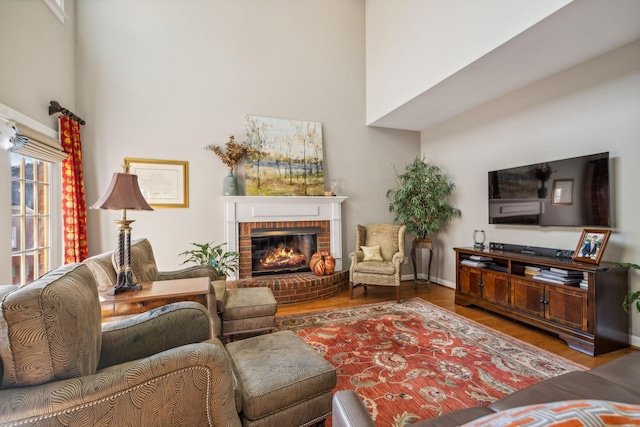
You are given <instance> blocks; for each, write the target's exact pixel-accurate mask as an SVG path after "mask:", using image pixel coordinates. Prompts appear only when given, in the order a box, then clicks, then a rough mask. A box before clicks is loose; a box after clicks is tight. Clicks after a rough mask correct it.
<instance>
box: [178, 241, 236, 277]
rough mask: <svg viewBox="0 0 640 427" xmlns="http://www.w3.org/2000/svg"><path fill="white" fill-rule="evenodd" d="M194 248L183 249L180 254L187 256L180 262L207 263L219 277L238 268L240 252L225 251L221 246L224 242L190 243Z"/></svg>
mask: <svg viewBox="0 0 640 427" xmlns="http://www.w3.org/2000/svg"><path fill="white" fill-rule="evenodd" d="M191 244H192V245H193V246H195V247H196V249H192V250H189V251H184V252H182V253H180V256H185V257H187V259H186V260H184V261H183V262H182V263H183V264H186V263H188V262H193V263H195V264H197V265H209V266H211V267H213V268H214V269H215V270H216V271H217V272H218V276H220V278H223V277H226V276H227V275H228V274H230V273H235V272H237V271H238V268H239V260H240V254H239V253H238V252H233V251H230V252H226V251H225V250H224V249H223V248H222V247H223V246H224V245H226V243H220V244H219V245H214V244H213V242H211V243H191Z"/></svg>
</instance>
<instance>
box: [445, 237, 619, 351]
mask: <svg viewBox="0 0 640 427" xmlns="http://www.w3.org/2000/svg"><path fill="white" fill-rule="evenodd" d="M454 250H455V252H456V297H455V303H456V304H458V305H463V306H467V305H476V306H478V307H482V308H485V309H487V310H490V311H493V312H495V313H499V314H502V315H504V316H507V317H510V318H512V319H515V320H518V321H521V322H524V323H527V324H529V325H532V326H535V327H538V328H541V329H544V330H546V331H549V332H552V333H555V334H557V335H558V337H560V338H561V339H562V340H564V341H565V342H566V343H567V344H568V345H569V347H571V348H573V349H575V350H578V351H581V352H583V353H586V354H589V355H591V356H597V355H598V354H603V353H608V352H610V351H614V350H618V349H621V348H624V347H627V346H628V345H629V315H628V314H627V313H626V312H625V311H624V310H623V308H622V301H623V299H624V296H625V295H626V294H627V292H628V288H629V284H628V269H627V268H623V267H615V268H612V267H613V266H614V265H615V264H613V263H606V262H601V263H600V264H599V265H595V264H587V263H582V262H576V261H573V260H571V259H563V258H554V257H548V256H539V255H530V254H522V253H518V252H507V251H500V250H494V249H484V250H476V249H474V248H454ZM472 256H485V257H491V258H492V259H493V264H492V268H489V266H486V267H482V266H470V265H465V264H464V263H462V262H463V261H464V260H470V261H473V260H472V258H471V257H472ZM466 262H469V261H466ZM526 266H529V267H530V268H529V269H536V268H539V269H549V268H552V267H553V268H556V269H561V270H566V271H570V272H580V273H582V275H583V276H584V278H585V279H586V281H587V285H586V288H581V287H580V286H579V285H563V284H555V283H550V282H545V281H542V280H539V279H534V278H533V277H530V276H528V275H525V267H526Z"/></svg>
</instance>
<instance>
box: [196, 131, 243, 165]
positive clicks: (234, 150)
mask: <svg viewBox="0 0 640 427" xmlns="http://www.w3.org/2000/svg"><path fill="white" fill-rule="evenodd" d="M225 147H226V152H225V151H223V150H222V148H221V147H220V146H218V145H213V144H211V145H207V146H206V147H204V148H205V150H211V151H213V152H214V153H216V155H217V156H218V157H220V160H222V163H224V164H225V165H227V167H228V168H229V169H233V168H234V167H235V165H236V164H237V163H238V162H239V161H240V160H242V159H244V158H245V157H247V154H249V146H248V145H247V144H245V143H243V142H240V143H238V142H235V137H234V136H233V135H230V136H229V141H228V142H227V143H226V144H225Z"/></svg>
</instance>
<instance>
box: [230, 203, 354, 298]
mask: <svg viewBox="0 0 640 427" xmlns="http://www.w3.org/2000/svg"><path fill="white" fill-rule="evenodd" d="M344 200H346V197H340V196H333V197H314V196H308V197H296V196H287V197H278V196H276V197H266V196H224V197H222V201H223V203H224V206H225V208H224V219H225V240H226V242H227V245H228V248H229V250H231V251H237V252H239V253H240V271H239V274H238V276H229V277H228V279H229V282H227V287H256V286H268V287H270V288H271V289H272V291H273V293H274V296H275V297H276V300H278V302H279V303H290V302H300V301H307V300H311V299H317V298H323V297H326V296H329V295H332V294H334V293H337V292H340V291H341V290H343V289H346V287H347V286H348V281H349V272H348V271H342V268H343V267H342V216H341V204H342V202H343V201H344ZM287 229H305V230H309V229H313V232H314V233H316V241H317V250H318V251H328V252H330V253H331V255H332V256H333V257H334V258H335V259H336V273H334V274H333V275H331V276H316V275H315V274H313V273H311V272H300V273H298V272H293V273H283V274H272V275H267V276H262V275H261V276H257V275H254V274H252V264H254V262H255V260H254V257H253V256H252V232H253V234H254V235H257V234H259V233H261V232H264V231H268V230H287Z"/></svg>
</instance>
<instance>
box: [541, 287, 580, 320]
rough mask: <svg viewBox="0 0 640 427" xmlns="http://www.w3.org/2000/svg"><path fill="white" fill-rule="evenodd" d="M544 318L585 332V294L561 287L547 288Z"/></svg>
mask: <svg viewBox="0 0 640 427" xmlns="http://www.w3.org/2000/svg"><path fill="white" fill-rule="evenodd" d="M547 302H548V304H547V314H546V318H547V319H549V320H551V321H553V322H556V323H559V324H561V325H565V326H568V327H570V328H573V329H578V330H581V331H587V318H588V317H587V294H586V292H581V291H580V290H578V289H572V288H570V287H562V286H548V287H547Z"/></svg>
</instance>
